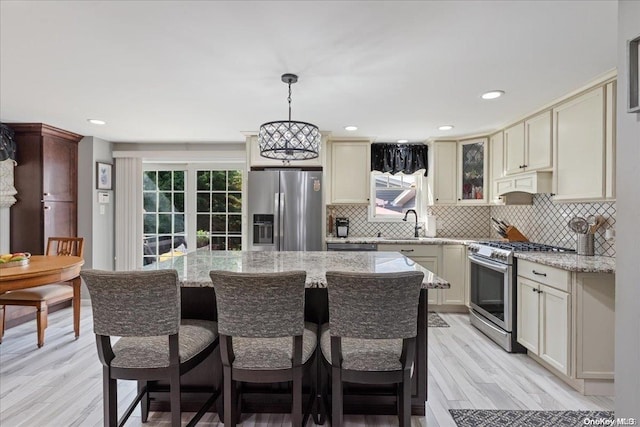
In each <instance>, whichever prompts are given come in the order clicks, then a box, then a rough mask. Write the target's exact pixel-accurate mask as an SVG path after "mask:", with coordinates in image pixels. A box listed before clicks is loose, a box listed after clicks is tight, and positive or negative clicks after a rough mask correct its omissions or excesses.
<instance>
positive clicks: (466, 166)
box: [457, 138, 489, 205]
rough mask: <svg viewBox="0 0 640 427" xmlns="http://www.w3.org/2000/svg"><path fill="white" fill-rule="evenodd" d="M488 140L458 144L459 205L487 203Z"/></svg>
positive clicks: (474, 140)
mask: <svg viewBox="0 0 640 427" xmlns="http://www.w3.org/2000/svg"><path fill="white" fill-rule="evenodd" d="M487 144H488V142H487V138H476V139H472V140H467V141H460V142H458V178H457V181H458V194H457V201H458V204H470V205H473V204H486V203H487V197H488V196H487V188H488V187H487V184H488V179H487V178H488V176H489V174H488V172H487V151H488V150H487Z"/></svg>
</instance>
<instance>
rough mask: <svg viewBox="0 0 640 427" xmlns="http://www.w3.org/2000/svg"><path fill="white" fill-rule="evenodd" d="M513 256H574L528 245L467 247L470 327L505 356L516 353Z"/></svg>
mask: <svg viewBox="0 0 640 427" xmlns="http://www.w3.org/2000/svg"><path fill="white" fill-rule="evenodd" d="M515 252H574V250H573V249H566V248H560V247H556V246H549V245H544V244H541V243H531V242H478V243H472V244H470V245H469V260H470V274H471V280H470V288H471V300H470V303H471V312H470V315H471V324H472V325H473V326H475V327H476V328H478V329H480V330H481V331H482V332H484V333H485V335H487V336H488V337H489V338H491V339H492V340H493V341H495V342H496V343H497V344H499V345H500V346H501V347H502V348H504V349H505V350H507V351H508V352H514V353H520V352H524V351H525V348H524V347H523V346H522V345H520V344H519V343H518V342H517V341H516V339H517V331H516V324H517V322H516V316H517V312H516V307H517V295H516V289H517V287H516V280H515V279H516V276H517V271H516V264H517V261H516V258H515V257H514V253H515Z"/></svg>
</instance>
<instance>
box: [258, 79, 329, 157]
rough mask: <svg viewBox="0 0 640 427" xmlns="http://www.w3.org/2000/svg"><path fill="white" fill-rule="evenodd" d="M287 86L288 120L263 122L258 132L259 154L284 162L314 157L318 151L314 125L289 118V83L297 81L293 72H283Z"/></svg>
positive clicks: (318, 146) (317, 139)
mask: <svg viewBox="0 0 640 427" xmlns="http://www.w3.org/2000/svg"><path fill="white" fill-rule="evenodd" d="M282 81H283V82H284V83H287V85H288V86H289V97H288V98H287V101H289V120H277V121H273V122H267V123H264V124H263V125H262V126H260V132H259V133H258V145H259V146H260V155H261V156H262V157H267V158H269V159H278V160H282V161H284V162H287V161H289V160H308V159H315V158H316V157H318V155H319V153H320V138H321V135H320V131H319V130H318V127H317V126H316V125H313V124H311V123H307V122H299V121H293V120H291V84H292V83H295V82H297V81H298V76H296V75H295V74H283V75H282Z"/></svg>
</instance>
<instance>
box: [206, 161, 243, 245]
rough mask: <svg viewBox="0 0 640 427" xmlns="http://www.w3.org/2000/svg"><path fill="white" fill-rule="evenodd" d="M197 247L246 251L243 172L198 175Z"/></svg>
mask: <svg viewBox="0 0 640 427" xmlns="http://www.w3.org/2000/svg"><path fill="white" fill-rule="evenodd" d="M196 229H197V231H196V233H197V234H196V236H197V237H196V246H197V247H198V248H201V247H208V248H209V249H210V250H213V251H224V250H235V251H239V250H242V236H241V234H242V171H239V170H198V171H196Z"/></svg>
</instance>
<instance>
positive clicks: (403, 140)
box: [398, 139, 409, 144]
mask: <svg viewBox="0 0 640 427" xmlns="http://www.w3.org/2000/svg"><path fill="white" fill-rule="evenodd" d="M405 142H409V140H408V139H399V140H398V143H400V144H404V143H405Z"/></svg>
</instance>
